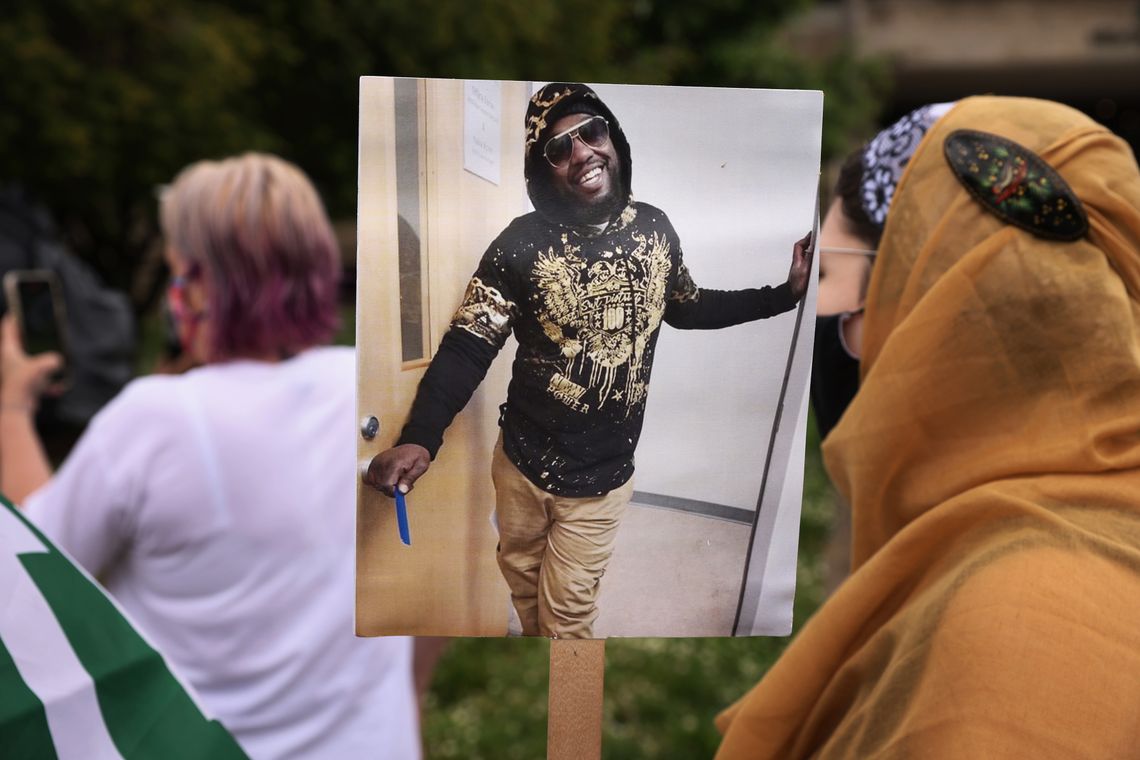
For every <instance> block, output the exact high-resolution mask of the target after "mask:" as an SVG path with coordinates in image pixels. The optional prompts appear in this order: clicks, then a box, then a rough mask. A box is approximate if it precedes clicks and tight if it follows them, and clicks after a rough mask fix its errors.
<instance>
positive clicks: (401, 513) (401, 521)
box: [396, 486, 412, 546]
mask: <svg viewBox="0 0 1140 760" xmlns="http://www.w3.org/2000/svg"><path fill="white" fill-rule="evenodd" d="M396 525H397V526H398V527H399V528H400V540H401V541H403V542H404V545H405V546H411V545H412V533H411V531H410V530H408V503H407V502H406V501H405V500H404V492H403V491H401V490H400V488H399V486H397V487H396Z"/></svg>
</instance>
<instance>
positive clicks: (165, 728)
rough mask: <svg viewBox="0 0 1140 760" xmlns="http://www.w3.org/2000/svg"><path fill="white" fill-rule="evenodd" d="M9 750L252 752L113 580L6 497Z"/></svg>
mask: <svg viewBox="0 0 1140 760" xmlns="http://www.w3.org/2000/svg"><path fill="white" fill-rule="evenodd" d="M0 757H3V758H9V757H11V758H29V759H30V760H38V758H56V757H58V758H60V759H61V760H72V758H74V759H75V760H102V759H103V758H108V759H110V758H124V760H133V759H134V758H140V759H141V758H148V759H149V758H162V760H178V759H180V758H210V760H215V759H219V760H229V759H230V758H245V757H246V755H245V753H244V752H242V750H241V748H240V747H239V746H238V744H237V742H235V741H234V740H233V737H231V736H230V735H229V733H227V732H226V730H225V729H224V728H223V727H222V726H221V725H220V724H219V723H217V722H216V721H212V720H209V719H207V718H206V717H205V716H204V715H203V713H202V711H201V709H199V707H198V705H197V704H195V702H194V700H193V699H192V698H191V696H190V694H189V693H188V692H187V690H186V688H185V687H184V686H183V685H182V683H181V682H180V681H179V680H178V679H177V678H176V677H175V676H174V675H173V674H172V673H171V672H170V669H169V668H168V667H167V666H166V662H165V661H164V660H163V658H162V655H160V654H159V653H158V652H157V651H155V649H154V648H153V647H151V646H150V644H148V643H147V642H146V640H144V639H143V638H142V636H141V635H139V633H138V632H137V631H135V629H134V628H133V627H132V625H131V623H130V622H129V621H128V620H127V619H126V617H125V616H124V615H123V613H122V612H121V611H120V610H119V608H118V607H117V606H116V605H115V603H114V602H113V601H112V600H111V599H110V597H108V596H107V594H106V592H104V591H103V589H102V587H100V586H99V585H98V584H97V583H96V582H95V581H94V580H92V578H91V577H90V576H89V575H87V574H86V573H85V572H84V571H83V570H82V569H80V568H79V567H77V566H76V565H75V564H74V563H72V561H71V560H70V558H68V557H67V556H66V555H65V554H63V553H62V552H61V551H59V550H58V549H57V548H56V547H55V546H53V545H52V543H51V542H50V541H48V540H47V538H45V537H44V536H43V534H41V533H40V532H39V531H37V530H36V529H35V528H34V527H33V526H32V525H31V523H29V522H28V521H27V520H25V519H24V517H23V516H22V515H21V514H20V513H19V512H18V511H16V509H15V508H14V507H12V505H11V504H9V503H8V502H7V501H6V500H4V499H3V498H2V497H0Z"/></svg>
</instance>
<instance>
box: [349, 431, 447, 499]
mask: <svg viewBox="0 0 1140 760" xmlns="http://www.w3.org/2000/svg"><path fill="white" fill-rule="evenodd" d="M429 466H431V454H429V453H428V450H427V449H425V448H424V447H423V446H420V445H418V444H415V443H404V444H400V445H399V446H394V447H392V448H390V449H388V450H387V451H381V452H380V453H379V454H377V455H376V456H374V457H372V461H371V462H369V464H368V469H367V470H366V471H365V472H364V484H365V485H369V486H372V487H373V488H375V489H376V490H377V491H380V492H381V493H384V494H387V495H388V496H395V495H396V488H397V487H398V488H399V489H400V490H401V491H402V492H404V493H407V492H408V491H411V490H412V486H413V485H414V484H415V482H416V481H417V480H418V479H419V477H420V476H421V475H423V474H424V473H425V472H427V469H428V467H429Z"/></svg>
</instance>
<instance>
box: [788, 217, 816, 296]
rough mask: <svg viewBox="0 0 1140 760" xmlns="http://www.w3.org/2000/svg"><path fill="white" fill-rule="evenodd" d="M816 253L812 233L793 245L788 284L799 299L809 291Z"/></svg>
mask: <svg viewBox="0 0 1140 760" xmlns="http://www.w3.org/2000/svg"><path fill="white" fill-rule="evenodd" d="M814 255H815V245H814V244H813V241H812V239H811V233H810V232H809V233H808V234H806V235H804V236H803V238H801V239H800V240H797V241H796V243H795V245H793V246H792V266H791V269H789V270H788V286H789V287H791V289H792V295H794V296H795V297H796V300H799V299H801V298H803V297H804V293H806V292H807V288H808V278H810V277H811V259H812V256H814Z"/></svg>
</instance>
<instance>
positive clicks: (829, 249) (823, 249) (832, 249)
mask: <svg viewBox="0 0 1140 760" xmlns="http://www.w3.org/2000/svg"><path fill="white" fill-rule="evenodd" d="M819 252H820V253H846V254H849V255H854V256H866V257H867V258H871V259H873V258H875V257H876V256H878V255H879V252H878V251H877V250H872V249H870V248H839V247H837V246H827V245H825V246H820V249H819Z"/></svg>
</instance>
